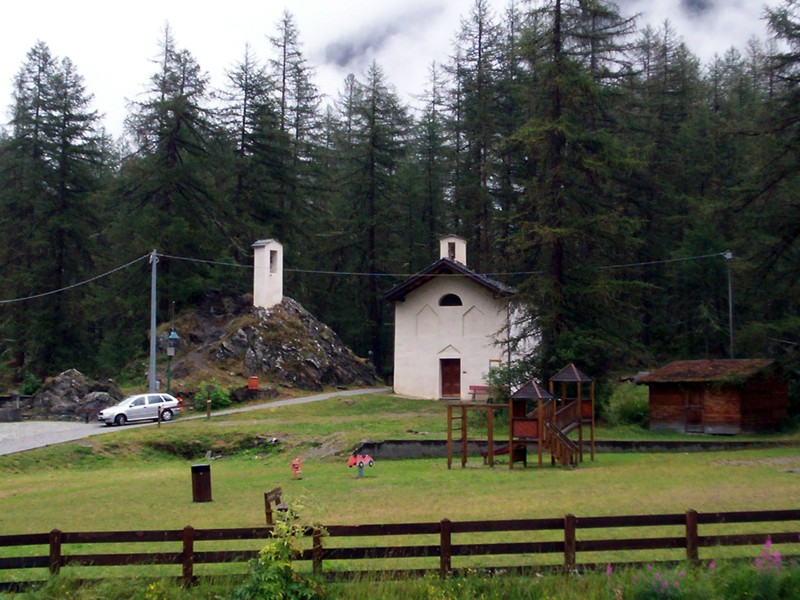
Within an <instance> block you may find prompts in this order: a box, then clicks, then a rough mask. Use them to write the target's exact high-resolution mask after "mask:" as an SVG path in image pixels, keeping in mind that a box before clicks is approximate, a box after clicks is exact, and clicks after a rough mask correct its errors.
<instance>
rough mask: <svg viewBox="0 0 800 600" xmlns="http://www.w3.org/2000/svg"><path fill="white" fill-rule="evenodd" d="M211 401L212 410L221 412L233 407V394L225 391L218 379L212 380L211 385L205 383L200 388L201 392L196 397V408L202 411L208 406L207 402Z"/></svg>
mask: <svg viewBox="0 0 800 600" xmlns="http://www.w3.org/2000/svg"><path fill="white" fill-rule="evenodd" d="M209 398H210V399H211V409H212V410H221V409H223V408H228V407H229V406H230V405H231V402H232V401H231V393H230V392H229V391H228V390H223V389H222V388H221V387H220V386H219V383H217V380H216V379H212V380H211V383H210V384H208V383H204V384H201V386H200V391H199V392H197V393H196V394H195V395H194V403H195V406H196V407H197V408H198V409H199V410H202V409H203V408H205V406H206V401H207V400H208V399H209Z"/></svg>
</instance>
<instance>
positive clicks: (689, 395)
mask: <svg viewBox="0 0 800 600" xmlns="http://www.w3.org/2000/svg"><path fill="white" fill-rule="evenodd" d="M704 397H705V391H704V390H699V389H698V390H687V391H686V433H703V400H704Z"/></svg>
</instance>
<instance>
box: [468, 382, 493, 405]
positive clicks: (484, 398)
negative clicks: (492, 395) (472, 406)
mask: <svg viewBox="0 0 800 600" xmlns="http://www.w3.org/2000/svg"><path fill="white" fill-rule="evenodd" d="M469 393H470V396H472V401H473V402H488V401H489V386H488V385H471V386H469Z"/></svg>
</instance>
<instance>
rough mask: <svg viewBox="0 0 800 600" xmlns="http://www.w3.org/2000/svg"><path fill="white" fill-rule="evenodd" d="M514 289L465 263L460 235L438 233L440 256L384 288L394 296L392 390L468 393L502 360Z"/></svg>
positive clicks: (429, 394)
mask: <svg viewBox="0 0 800 600" xmlns="http://www.w3.org/2000/svg"><path fill="white" fill-rule="evenodd" d="M513 295H514V290H513V289H512V288H510V287H508V286H506V285H504V284H502V283H499V282H497V281H494V280H492V279H490V278H488V277H486V276H484V275H481V274H478V273H476V272H474V271H472V270H470V269H469V268H467V242H466V240H464V239H463V238H460V237H458V236H455V235H448V236H445V237H442V238H441V239H440V240H439V260H437V261H436V262H434V263H433V264H432V265H430V266H429V267H428V268H426V269H424V270H423V271H421V272H419V273H417V274H416V275H414V276H413V277H411V278H410V279H408V280H406V281H405V282H403V283H401V284H399V285H397V286H395V287H394V288H392V289H391V290H389V291H388V292H387V293H386V294H384V298H385V299H386V300H387V301H389V302H392V303H393V304H394V391H395V393H397V394H402V395H406V396H415V397H419V398H445V399H461V400H468V399H470V397H471V395H470V389H469V388H470V386H483V385H486V382H485V377H486V375H487V373H488V371H489V368H490V367H491V366H492V365H497V364H500V362H501V361H505V360H506V358H507V357H506V344H505V343H503V340H504V339H505V337H506V335H507V334H506V333H505V332H506V331H507V327H508V325H509V320H510V310H511V308H510V306H509V302H510V300H511V297H512V296H513Z"/></svg>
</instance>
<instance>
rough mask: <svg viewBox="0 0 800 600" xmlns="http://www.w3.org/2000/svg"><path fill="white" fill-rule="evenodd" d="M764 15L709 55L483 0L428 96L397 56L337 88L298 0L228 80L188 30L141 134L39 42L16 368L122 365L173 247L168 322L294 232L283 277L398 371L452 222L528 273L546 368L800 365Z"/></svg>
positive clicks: (796, 35)
mask: <svg viewBox="0 0 800 600" xmlns="http://www.w3.org/2000/svg"><path fill="white" fill-rule="evenodd" d="M764 18H765V22H766V25H767V31H768V36H767V37H766V39H761V40H759V39H751V40H748V41H746V42H745V45H743V46H742V47H739V48H731V49H730V50H729V51H727V52H726V53H725V54H724V55H723V56H717V57H716V58H714V59H713V60H712V61H711V62H710V63H709V64H701V62H700V60H699V59H698V58H697V57H696V56H695V55H693V54H692V50H691V48H688V47H687V46H686V45H685V44H684V43H683V41H682V39H681V35H680V32H679V31H676V30H674V29H673V28H672V27H671V25H670V24H669V23H664V24H663V25H662V26H661V27H659V28H653V27H645V28H641V27H640V26H639V24H638V23H637V22H636V21H635V20H633V19H628V18H623V17H622V16H621V15H620V14H619V12H618V10H617V8H616V7H615V6H614V5H613V4H610V3H607V2H603V1H602V0H580V1H579V0H536V1H535V2H524V3H523V2H519V1H514V0H512V1H511V2H510V3H509V4H508V6H507V8H506V10H505V11H504V12H502V14H496V13H494V12H492V11H490V9H489V6H488V3H487V1H486V0H473V2H472V3H471V6H469V7H467V10H466V12H465V13H464V15H463V17H462V20H461V22H460V23H454V43H453V47H452V51H451V55H450V56H451V57H450V59H449V60H448V61H447V62H446V63H445V64H432V65H431V66H430V76H429V81H428V85H427V87H426V89H424V90H419V95H418V101H417V104H416V105H415V106H414V107H413V108H412V107H411V106H409V105H407V104H406V103H405V102H404V101H403V100H402V99H401V98H400V97H399V95H398V94H397V92H396V91H395V90H394V87H393V85H392V82H390V81H388V80H387V78H386V77H385V75H384V74H383V72H382V70H381V66H380V65H379V64H376V63H373V64H372V66H371V67H370V68H369V69H368V70H367V71H366V72H363V73H359V74H355V75H351V76H348V77H347V78H346V79H345V80H344V81H343V82H342V84H341V87H340V89H339V92H338V96H337V97H336V98H332V99H328V100H323V98H322V96H321V94H320V92H319V90H318V89H317V87H316V86H315V83H314V70H313V68H312V66H311V65H310V63H309V62H308V60H307V59H306V58H305V56H304V54H303V49H302V33H301V32H300V31H298V28H297V26H296V24H295V21H294V19H293V17H292V15H291V14H290V13H285V14H284V16H283V18H282V19H281V20H280V21H279V22H278V23H277V24H275V27H274V31H272V32H265V34H267V38H265V40H268V43H267V41H265V43H264V46H263V47H259V48H254V47H250V46H247V47H245V48H244V49H243V52H242V54H241V56H240V57H239V58H238V59H235V58H234V57H232V59H231V67H230V69H229V70H228V72H227V77H226V79H225V80H224V81H214V82H212V81H210V80H209V78H208V76H207V75H206V74H205V72H204V70H203V67H202V65H200V64H198V62H197V61H196V60H195V58H194V57H193V56H192V52H191V49H185V48H182V47H180V45H179V43H178V42H177V40H176V36H175V34H174V33H173V32H172V31H171V30H170V28H169V27H168V26H167V27H165V28H164V30H163V34H162V37H161V39H160V40H159V41H158V45H157V47H156V48H154V53H155V54H156V55H157V60H156V61H154V63H153V73H152V76H151V78H150V80H149V84H148V91H147V93H146V94H144V95H142V96H140V97H139V98H138V99H137V100H136V101H135V102H132V103H131V104H130V106H129V111H128V115H127V119H126V123H125V133H124V135H123V136H122V137H121V138H120V139H112V138H111V137H110V136H109V135H107V134H106V133H105V131H104V129H103V124H102V121H101V119H100V117H99V115H98V113H97V112H95V110H94V109H93V107H92V92H91V90H88V89H86V87H85V86H84V83H83V80H82V77H81V75H80V65H76V64H73V63H72V62H71V61H70V59H69V58H67V57H58V56H54V55H53V54H52V53H51V52H50V50H49V48H48V46H47V44H46V42H44V41H42V42H39V43H37V44H36V45H35V46H34V47H33V48H31V49H30V51H29V52H28V54H27V56H26V57H24V61H23V62H22V64H21V65H20V67H19V70H18V72H17V75H16V77H15V80H14V91H13V98H12V99H11V106H12V112H11V113H10V122H9V123H8V125H7V127H6V128H5V129H4V130H3V131H4V132H3V133H2V137H0V211H2V212H1V213H0V214H1V218H0V265H2V268H0V278H1V279H2V284H1V285H0V289H2V293H1V294H0V296H1V298H0V299H2V301H3V302H2V304H1V305H0V329H1V330H2V331H0V340H1V341H0V351H2V365H3V369H5V370H6V371H8V372H11V373H13V375H14V377H15V380H16V381H21V380H22V379H23V378H24V377H26V376H36V377H41V376H44V375H49V374H54V373H56V372H58V371H60V370H63V369H65V368H69V367H75V368H78V369H82V370H86V371H87V372H90V373H97V374H103V375H106V376H112V375H114V374H115V373H116V372H118V371H119V370H120V369H122V368H123V367H124V366H125V365H126V364H129V363H130V362H131V360H132V359H133V358H135V357H141V356H144V355H145V354H146V352H147V345H148V342H147V339H148V326H149V297H150V289H149V281H150V280H149V277H150V264H149V262H148V254H149V253H150V252H151V251H152V250H153V249H155V250H157V252H158V253H159V254H160V255H161V257H160V260H159V265H158V267H159V279H158V286H159V289H158V298H159V306H158V311H159V312H158V318H159V321H160V322H164V321H167V320H169V319H170V317H171V315H172V314H173V311H175V312H180V311H181V310H182V309H183V308H186V307H189V306H192V305H193V303H195V302H197V300H198V299H199V298H200V297H202V296H203V294H206V293H208V292H209V291H220V292H223V293H232V294H241V293H244V292H248V291H250V290H251V286H252V272H251V271H250V270H248V269H247V268H245V267H249V266H250V265H252V250H251V247H250V246H251V244H252V243H253V242H254V241H256V240H258V239H263V238H267V237H274V238H276V239H278V240H280V241H281V242H282V243H283V244H284V247H285V251H286V259H285V265H286V268H287V274H286V281H285V289H286V294H287V295H290V296H292V297H293V298H295V299H296V300H298V301H300V302H301V303H302V304H303V305H304V306H305V307H306V308H308V309H309V310H310V311H311V312H312V313H314V314H315V315H316V316H317V317H318V318H320V319H321V320H322V321H324V322H326V323H328V324H329V325H331V326H332V327H333V328H334V329H335V330H336V331H337V332H338V333H339V334H340V335H341V336H342V338H343V339H344V340H345V341H346V342H347V343H348V344H350V345H351V347H353V349H354V350H355V351H356V352H357V353H358V354H359V355H361V356H367V355H368V353H370V352H372V356H373V357H374V360H375V362H376V365H377V366H378V368H379V370H380V371H381V372H383V373H384V374H388V373H390V369H391V346H392V330H391V318H392V314H391V306H388V305H386V304H385V303H384V301H383V300H382V294H383V292H385V291H386V290H388V289H390V288H391V287H392V286H393V285H395V284H397V283H398V282H399V281H401V280H402V279H404V278H405V277H406V276H407V275H408V274H411V273H414V272H417V271H419V270H420V269H422V268H424V267H426V266H427V265H429V264H430V263H431V262H433V260H434V259H435V258H437V257H438V254H437V246H436V239H437V238H438V236H439V235H441V234H444V233H454V234H457V235H460V236H462V237H464V238H466V239H467V241H468V248H469V266H470V268H472V269H473V270H475V271H478V272H481V273H486V274H490V275H491V276H492V277H494V278H496V279H498V280H501V281H503V282H504V283H507V284H509V285H512V286H514V287H515V288H516V289H517V290H518V295H517V298H518V301H519V305H520V307H521V309H522V310H523V311H524V315H525V318H524V320H523V321H522V322H521V323H519V324H518V331H519V332H521V333H522V334H523V335H528V336H530V335H535V336H537V338H538V339H539V345H538V347H537V349H536V351H535V354H534V355H532V356H529V357H528V359H527V361H528V362H529V364H530V367H531V369H532V370H533V371H532V372H534V373H536V372H538V373H541V374H548V373H552V372H553V370H554V369H558V368H561V367H562V366H563V365H564V364H566V363H567V362H568V361H575V362H576V363H578V364H580V365H581V367H582V368H583V369H584V370H585V371H586V372H587V373H591V374H593V375H594V376H603V375H606V374H609V373H612V372H620V371H635V370H638V369H641V368H646V367H652V366H656V365H658V364H661V363H663V362H664V361H667V360H672V359H690V358H704V357H710V358H725V357H729V356H736V357H755V356H770V357H775V358H777V359H780V360H781V361H782V363H783V364H784V366H785V368H786V369H787V372H788V373H789V374H790V375H792V374H795V373H800V361H798V359H797V352H798V348H800V346H798V344H800V312H799V311H798V309H799V308H800V239H799V238H800V199H799V198H800V8H799V7H798V3H797V2H796V0H786V2H785V4H783V5H781V6H779V7H777V8H775V9H765V13H764ZM727 251H730V254H728V255H727V256H729V257H730V258H726V252H727ZM101 274H102V275H104V276H103V277H98V276H99V275H101ZM729 278H730V279H729ZM89 280H92V281H90V282H89V283H86V284H84V285H77V284H79V283H83V282H87V281H89ZM729 281H730V285H731V290H732V294H731V295H729ZM55 290H61V291H59V292H58V293H48V292H50V291H55ZM731 299H732V301H733V332H731V331H730V330H729V322H730V315H731V313H730V311H729V300H731ZM731 334H732V335H731ZM731 341H733V347H731ZM795 378H796V379H797V378H799V377H798V376H797V375H795Z"/></svg>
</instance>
